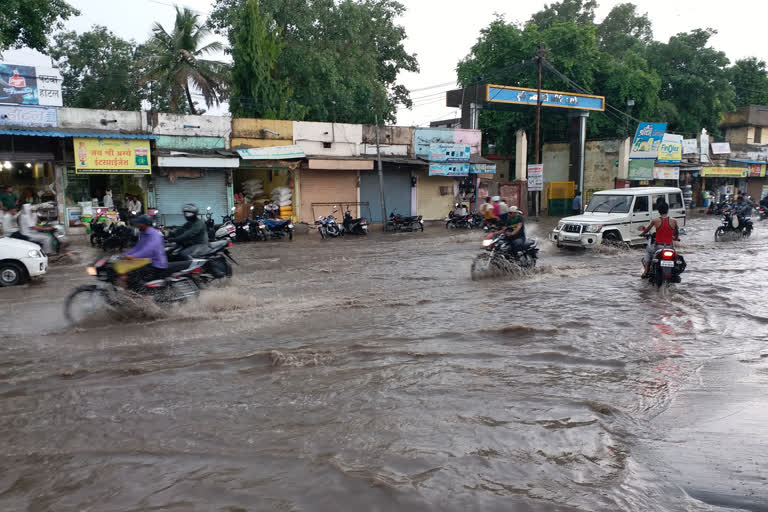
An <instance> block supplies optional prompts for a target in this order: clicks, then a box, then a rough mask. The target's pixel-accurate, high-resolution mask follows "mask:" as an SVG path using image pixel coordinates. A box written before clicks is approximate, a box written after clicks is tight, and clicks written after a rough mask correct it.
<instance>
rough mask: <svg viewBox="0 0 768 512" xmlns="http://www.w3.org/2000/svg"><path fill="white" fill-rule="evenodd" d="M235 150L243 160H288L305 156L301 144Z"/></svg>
mask: <svg viewBox="0 0 768 512" xmlns="http://www.w3.org/2000/svg"><path fill="white" fill-rule="evenodd" d="M236 151H237V154H238V155H240V158H242V159H243V160H288V159H290V158H304V157H305V156H306V155H305V154H304V150H303V149H302V148H301V146H297V145H291V146H274V147H269V148H249V149H238V150H236Z"/></svg>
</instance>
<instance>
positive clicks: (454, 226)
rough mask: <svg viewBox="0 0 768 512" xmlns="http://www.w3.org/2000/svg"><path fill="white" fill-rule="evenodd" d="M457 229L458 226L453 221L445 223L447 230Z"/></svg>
mask: <svg viewBox="0 0 768 512" xmlns="http://www.w3.org/2000/svg"><path fill="white" fill-rule="evenodd" d="M454 228H456V224H454V223H453V221H450V220H449V221H448V222H446V223H445V229H454Z"/></svg>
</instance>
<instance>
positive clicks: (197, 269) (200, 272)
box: [192, 267, 203, 274]
mask: <svg viewBox="0 0 768 512" xmlns="http://www.w3.org/2000/svg"><path fill="white" fill-rule="evenodd" d="M192 273H193V274H202V273H203V267H197V268H196V269H194V270H193V271H192Z"/></svg>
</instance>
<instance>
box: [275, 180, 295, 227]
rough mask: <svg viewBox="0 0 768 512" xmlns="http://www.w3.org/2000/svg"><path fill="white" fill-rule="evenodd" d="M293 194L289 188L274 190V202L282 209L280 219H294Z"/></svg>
mask: <svg viewBox="0 0 768 512" xmlns="http://www.w3.org/2000/svg"><path fill="white" fill-rule="evenodd" d="M292 197H293V192H292V191H291V189H290V188H288V187H277V188H275V189H274V190H272V201H274V203H275V204H276V205H277V206H279V207H280V218H283V219H287V218H290V217H293V200H292Z"/></svg>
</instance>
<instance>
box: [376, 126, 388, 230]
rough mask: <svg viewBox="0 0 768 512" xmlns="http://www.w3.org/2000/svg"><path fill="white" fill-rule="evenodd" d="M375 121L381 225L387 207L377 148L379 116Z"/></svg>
mask: <svg viewBox="0 0 768 512" xmlns="http://www.w3.org/2000/svg"><path fill="white" fill-rule="evenodd" d="M374 119H375V121H376V160H377V161H378V168H379V201H380V202H381V223H382V225H385V226H386V224H387V205H386V203H385V202H384V171H383V170H382V168H381V147H380V146H379V115H378V114H374Z"/></svg>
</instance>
